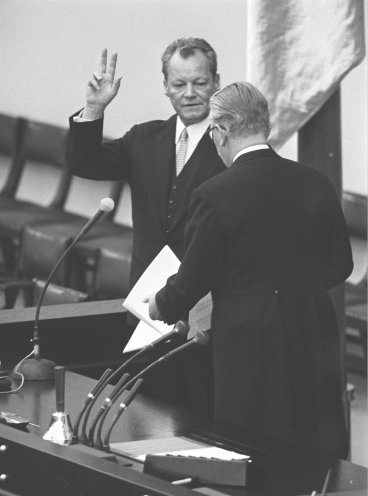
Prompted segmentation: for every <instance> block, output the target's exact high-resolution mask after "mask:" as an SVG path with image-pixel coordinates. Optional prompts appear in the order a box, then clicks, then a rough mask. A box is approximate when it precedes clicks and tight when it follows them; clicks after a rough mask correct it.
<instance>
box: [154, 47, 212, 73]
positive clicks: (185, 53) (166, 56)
mask: <svg viewBox="0 0 368 496" xmlns="http://www.w3.org/2000/svg"><path fill="white" fill-rule="evenodd" d="M195 50H200V51H201V52H202V53H203V54H204V55H205V56H206V57H207V59H208V62H209V66H210V72H211V74H212V75H213V77H215V76H216V74H217V55H216V52H215V50H214V49H213V48H212V47H211V45H210V44H209V43H207V41H206V40H203V39H202V38H179V39H178V40H175V41H173V42H172V43H170V45H169V46H168V47H167V48H166V49H165V51H164V53H163V54H162V57H161V62H162V72H163V74H164V76H165V79H167V66H168V63H169V61H170V59H171V57H172V56H173V55H174V53H175V52H176V51H179V53H180V55H181V57H183V58H184V59H187V58H188V57H190V56H191V55H194V53H195Z"/></svg>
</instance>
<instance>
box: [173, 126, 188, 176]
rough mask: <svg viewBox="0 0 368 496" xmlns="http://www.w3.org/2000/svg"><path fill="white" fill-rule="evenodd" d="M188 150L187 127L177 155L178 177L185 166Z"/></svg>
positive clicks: (183, 132) (182, 133) (181, 138)
mask: <svg viewBox="0 0 368 496" xmlns="http://www.w3.org/2000/svg"><path fill="white" fill-rule="evenodd" d="M187 148H188V131H187V128H186V127H185V128H184V129H183V131H182V132H181V135H180V138H179V148H178V153H177V154H176V175H177V176H178V175H179V174H180V172H181V171H182V170H183V167H184V165H185V156H186V154H187Z"/></svg>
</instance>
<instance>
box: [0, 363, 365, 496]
mask: <svg viewBox="0 0 368 496" xmlns="http://www.w3.org/2000/svg"><path fill="white" fill-rule="evenodd" d="M94 384H95V381H94V380H92V379H89V378H86V377H83V376H80V375H77V374H74V373H71V372H67V373H66V385H65V405H66V411H67V412H68V413H69V415H70V418H71V422H72V424H74V421H75V419H76V417H77V414H78V412H79V411H80V409H81V407H82V405H83V403H84V400H85V398H86V397H87V394H88V393H89V392H90V390H91V389H92V387H93V385H94ZM105 396H106V394H103V395H102V397H101V402H100V403H98V404H97V406H98V407H99V405H100V404H101V403H102V400H103V399H104V398H105ZM0 410H1V411H6V412H12V413H16V414H18V415H21V416H23V417H25V418H27V419H29V420H30V421H31V422H32V424H36V425H37V426H39V427H36V426H32V425H29V426H28V432H22V431H19V430H18V429H15V428H12V427H8V426H3V425H0V435H1V437H2V442H4V440H5V442H6V440H7V439H14V441H15V442H17V443H20V444H24V445H28V446H30V447H31V446H34V447H35V448H34V449H36V448H37V449H38V450H41V451H43V452H44V453H49V454H50V455H57V456H58V457H61V458H63V459H66V460H68V459H69V460H73V461H74V460H75V462H76V463H77V462H78V463H80V464H81V465H83V466H84V467H85V466H91V467H93V469H94V470H103V471H104V473H105V474H106V473H107V474H110V475H111V477H115V478H116V477H117V476H119V471H122V472H121V473H122V474H123V477H125V478H128V479H129V478H132V480H136V479H137V477H143V478H144V479H145V480H146V479H147V480H148V481H151V480H155V479H156V478H152V477H151V476H148V475H146V474H141V473H140V472H141V471H142V465H140V464H135V465H134V467H133V468H129V469H126V468H124V467H121V466H120V465H119V464H118V465H117V464H116V463H115V462H113V461H108V460H107V459H103V458H106V456H107V455H108V454H107V453H104V452H102V451H99V450H96V449H92V448H88V447H83V446H80V445H76V446H69V447H63V446H58V445H55V444H53V443H50V442H48V441H44V440H42V439H41V438H42V436H43V435H44V433H45V432H46V431H47V429H48V427H49V424H50V419H51V415H52V413H53V412H54V411H55V410H56V403H55V389H54V384H53V382H26V383H25V384H24V386H23V387H22V389H21V390H20V391H19V392H17V393H13V394H1V395H0ZM93 412H94V410H93V411H92V417H93ZM113 413H114V410H113V409H112V413H111V415H113ZM92 417H91V418H92ZM108 418H109V417H108ZM108 418H107V420H108ZM107 423H108V422H107ZM176 435H184V436H188V437H191V438H193V439H200V440H203V441H206V442H208V443H209V444H214V445H219V446H225V447H226V448H228V449H232V450H234V451H238V452H242V453H245V454H247V455H250V456H251V457H252V458H253V460H254V462H255V463H257V464H258V463H259V464H260V465H262V466H264V467H265V472H264V474H263V476H262V477H261V478H260V479H259V480H258V481H256V482H254V483H253V484H252V485H249V487H248V486H247V487H246V488H230V487H228V486H217V487H216V490H217V491H220V493H221V494H224V495H226V494H229V495H240V494H242V495H246V496H248V495H249V496H260V495H262V496H267V495H272V496H277V495H280V496H281V495H282V496H288V495H290V496H292V495H293V496H296V495H301V494H311V492H312V491H313V490H316V491H317V492H318V491H320V490H321V488H322V485H323V480H324V477H325V475H326V472H327V470H328V469H329V468H331V469H332V474H331V479H330V486H329V492H333V491H352V490H359V489H365V488H366V487H367V486H366V483H367V470H366V469H365V468H364V467H360V466H358V465H354V464H351V463H349V462H346V461H341V460H326V459H311V458H306V457H304V456H302V455H301V454H296V453H295V452H293V453H291V452H290V451H289V450H288V448H286V447H285V446H280V445H274V444H272V443H270V442H268V441H267V440H260V439H254V438H252V436H251V434H247V433H244V432H243V433H240V432H239V431H235V430H233V429H231V428H230V427H228V426H224V425H219V424H216V423H209V422H205V421H203V420H198V419H196V418H194V417H192V416H191V415H190V414H188V413H187V412H185V411H183V410H181V409H179V408H177V407H174V406H171V405H167V404H164V403H162V402H159V401H157V400H154V399H152V398H148V397H143V396H141V395H138V396H137V397H136V398H135V400H134V401H133V403H132V404H131V405H130V406H129V408H128V410H127V411H126V412H125V413H124V415H123V416H122V417H121V418H120V420H119V422H118V423H117V425H116V426H115V428H114V430H113V433H112V436H111V442H122V441H134V440H143V439H150V438H151V439H152V438H161V437H167V436H176ZM123 461H124V460H123ZM122 464H123V463H122ZM157 481H158V482H157V484H158V486H157V487H160V488H161V489H162V491H163V492H160V493H155V492H151V493H150V494H175V495H183V496H184V494H187V495H189V494H198V493H196V492H194V491H193V490H191V489H184V488H183V487H181V488H179V487H177V486H175V487H174V486H172V485H171V484H169V483H168V482H166V481H162V482H161V481H159V480H158V479H157ZM167 488H168V489H167ZM0 489H1V488H0ZM165 491H168V492H165ZM170 491H172V492H170ZM30 494H31V493H30ZM32 494H33V493H32ZM60 494H63V493H60ZM69 494H70V495H73V494H74V493H73V492H72V491H71V492H70V493H69ZM75 494H78V493H75ZM83 494H84V493H83ZM106 494H108V493H107V492H106ZM112 494H115V493H113V492H111V491H109V496H110V495H112ZM132 494H133V492H132ZM137 494H144V493H139V492H138V493H137ZM208 494H210V493H208Z"/></svg>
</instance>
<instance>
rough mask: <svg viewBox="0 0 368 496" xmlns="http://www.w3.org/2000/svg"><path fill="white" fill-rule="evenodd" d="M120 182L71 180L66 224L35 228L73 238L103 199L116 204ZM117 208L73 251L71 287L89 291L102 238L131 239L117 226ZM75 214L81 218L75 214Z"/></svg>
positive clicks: (106, 215) (43, 225)
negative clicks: (71, 216)
mask: <svg viewBox="0 0 368 496" xmlns="http://www.w3.org/2000/svg"><path fill="white" fill-rule="evenodd" d="M122 188H123V182H116V181H92V180H89V179H81V178H78V177H73V178H72V180H71V183H70V186H69V190H68V195H67V199H66V202H65V206H64V209H65V211H66V212H68V213H69V214H70V215H73V216H74V217H73V218H72V219H68V221H66V222H64V221H59V220H57V221H55V222H46V223H42V224H39V225H37V226H34V227H35V229H37V230H38V232H39V233H40V234H42V235H44V236H48V237H54V238H55V239H56V238H58V237H60V238H63V237H65V236H66V235H69V236H72V237H73V238H75V237H76V236H77V235H78V234H79V232H80V231H81V229H82V228H83V226H84V225H85V224H86V222H87V221H88V218H89V217H91V216H92V215H93V214H94V213H95V212H96V211H97V210H98V209H99V207H100V201H101V199H102V198H103V197H106V196H108V197H111V198H112V199H113V200H114V202H115V204H117V205H119V199H120V198H121V191H122ZM115 211H116V208H115V209H114V210H113V211H111V212H108V213H106V214H104V216H103V217H102V218H101V220H99V222H98V223H97V224H95V225H94V226H93V228H92V229H91V230H90V231H88V233H87V234H86V235H85V236H84V237H83V238H82V239H81V240H80V242H79V243H78V244H77V245H76V246H75V247H74V248H73V261H74V262H75V263H74V264H73V267H72V275H73V280H72V286H73V287H75V288H76V289H80V290H82V291H86V292H89V291H90V280H91V276H92V274H93V271H94V262H95V255H96V252H97V250H98V248H100V247H101V246H105V241H104V240H105V239H107V238H111V237H115V236H116V237H124V236H128V237H131V228H130V227H126V226H123V225H120V224H117V223H116V222H115V221H114V219H115V217H114V216H115ZM78 212H80V213H82V214H83V216H81V215H78Z"/></svg>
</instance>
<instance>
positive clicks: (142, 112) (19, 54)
mask: <svg viewBox="0 0 368 496" xmlns="http://www.w3.org/2000/svg"><path fill="white" fill-rule="evenodd" d="M182 36H198V37H203V38H205V39H207V40H208V41H209V42H210V43H211V44H212V45H213V46H214V48H215V49H216V51H217V53H218V61H219V72H220V74H221V77H222V85H225V84H228V83H230V82H232V81H234V80H241V79H246V73H245V67H246V61H245V45H246V1H245V0H1V2H0V70H1V73H0V74H1V76H0V112H6V113H9V114H13V115H23V116H25V117H29V118H32V119H36V120H43V121H46V122H50V123H55V124H58V125H62V126H67V120H68V116H69V115H70V114H71V113H73V112H74V111H75V110H78V109H79V108H80V107H81V106H82V105H83V102H84V88H85V84H86V82H87V80H88V78H89V77H90V75H91V73H92V72H93V71H94V70H95V69H97V68H98V60H99V55H100V52H101V49H102V48H104V47H107V48H108V49H109V51H110V52H112V51H117V52H118V53H119V60H118V74H119V75H120V74H122V75H123V81H122V85H121V89H120V92H119V94H118V96H117V98H116V100H115V101H114V102H113V103H112V104H111V106H110V107H109V110H108V112H107V115H106V118H105V134H106V135H108V136H111V137H117V136H120V135H122V134H123V132H124V131H125V130H127V129H128V128H129V127H130V126H131V125H132V124H134V123H136V122H141V121H145V120H149V119H152V118H166V117H168V116H169V115H171V113H172V109H171V107H170V105H169V102H168V100H167V98H166V97H165V96H164V94H163V91H162V75H161V69H160V56H161V53H162V51H163V49H164V48H165V46H166V45H167V44H168V43H170V42H171V41H172V40H174V39H175V38H178V37H182ZM366 69H367V67H366V61H365V62H364V64H363V65H361V66H359V67H358V68H356V69H355V70H354V71H352V73H351V74H350V75H349V76H348V77H347V78H346V80H345V81H344V83H343V85H342V98H343V100H342V111H343V167H344V170H343V178H344V187H345V189H348V190H350V191H356V192H361V193H364V194H366V192H367V181H366V169H367V163H368V160H367V144H366V131H367V103H366V102H367V76H366V72H367V70H366ZM282 152H283V153H284V155H287V156H290V157H291V158H295V156H296V145H295V139H294V140H290V142H289V143H288V144H287V145H286V146H284V147H283V149H282Z"/></svg>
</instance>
